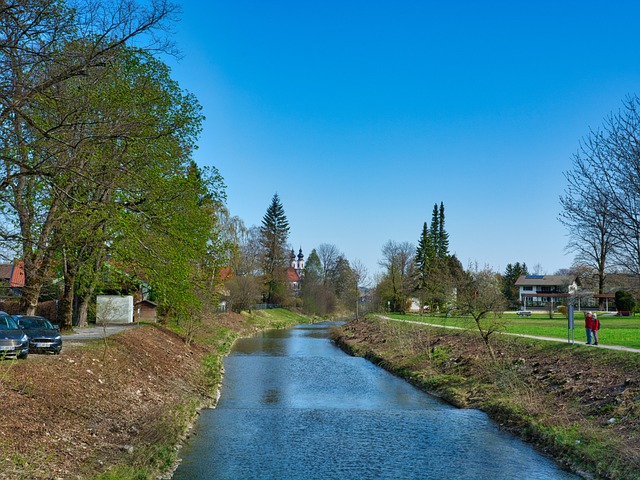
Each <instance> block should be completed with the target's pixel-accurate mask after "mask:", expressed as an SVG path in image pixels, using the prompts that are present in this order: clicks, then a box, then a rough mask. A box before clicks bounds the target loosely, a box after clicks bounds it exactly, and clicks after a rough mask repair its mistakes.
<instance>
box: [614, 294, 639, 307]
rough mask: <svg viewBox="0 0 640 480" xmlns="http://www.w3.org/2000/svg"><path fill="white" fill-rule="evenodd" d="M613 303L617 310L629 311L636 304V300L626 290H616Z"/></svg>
mask: <svg viewBox="0 0 640 480" xmlns="http://www.w3.org/2000/svg"><path fill="white" fill-rule="evenodd" d="M615 304H616V309H617V310H618V311H619V312H630V311H631V310H633V307H635V306H636V301H635V300H634V298H633V296H632V295H631V293H629V292H627V291H626V290H618V291H617V292H616V294H615Z"/></svg>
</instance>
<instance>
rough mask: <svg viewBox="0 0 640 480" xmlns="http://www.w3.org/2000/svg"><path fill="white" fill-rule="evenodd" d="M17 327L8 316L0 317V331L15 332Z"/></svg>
mask: <svg viewBox="0 0 640 480" xmlns="http://www.w3.org/2000/svg"><path fill="white" fill-rule="evenodd" d="M17 328H18V326H17V325H16V322H15V321H14V320H13V318H11V317H9V316H5V315H3V316H0V330H16V329H17Z"/></svg>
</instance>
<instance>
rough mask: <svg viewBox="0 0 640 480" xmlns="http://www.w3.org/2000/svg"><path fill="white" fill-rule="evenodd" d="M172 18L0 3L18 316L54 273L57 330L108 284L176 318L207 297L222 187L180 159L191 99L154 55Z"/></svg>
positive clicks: (188, 151) (158, 10)
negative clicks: (145, 287) (148, 291)
mask: <svg viewBox="0 0 640 480" xmlns="http://www.w3.org/2000/svg"><path fill="white" fill-rule="evenodd" d="M175 13H176V7H175V6H174V5H172V4H170V3H168V2H166V1H162V0H161V1H154V2H151V3H147V2H145V4H144V6H143V5H138V4H136V3H134V2H132V1H129V2H113V3H111V2H98V3H86V4H82V5H80V4H74V6H73V8H72V6H71V5H69V4H67V3H65V2H64V1H58V0H55V1H53V0H45V1H40V0H39V1H30V0H26V1H25V0H21V1H9V2H4V3H3V4H2V6H0V129H1V133H2V134H1V136H0V153H1V155H0V162H2V167H3V168H2V172H1V173H0V245H1V248H2V254H3V255H4V256H5V257H8V258H9V259H15V258H18V259H20V260H22V261H23V262H24V271H25V287H24V290H23V295H22V298H21V301H22V309H23V311H25V312H26V313H34V311H35V308H36V306H37V303H38V299H39V297H40V295H41V293H42V290H43V288H44V287H45V286H46V285H47V284H48V283H50V282H51V281H52V280H53V279H58V278H59V279H62V281H63V283H64V288H63V289H62V291H63V294H62V297H61V298H60V313H61V315H60V320H61V324H62V326H63V328H66V327H70V326H71V324H72V318H73V316H74V315H76V317H79V320H78V322H79V323H80V324H82V323H84V322H86V318H87V310H88V305H89V300H90V299H91V298H92V296H93V295H94V294H95V293H96V291H99V290H101V289H106V288H109V285H112V287H111V288H121V286H122V285H123V284H125V283H127V282H128V283H129V284H137V285H139V284H142V283H148V284H150V286H151V288H152V289H153V292H154V293H155V299H156V300H157V301H158V302H159V303H160V304H161V306H164V307H165V309H167V310H169V309H170V310H171V312H172V313H173V314H174V315H176V316H178V317H181V316H182V317H187V316H190V315H192V314H193V313H194V310H198V309H199V308H200V307H201V306H202V305H203V304H205V303H208V302H210V301H212V298H210V297H211V295H210V292H213V291H215V288H214V285H213V282H214V281H215V280H214V279H215V276H214V272H215V270H216V268H217V267H218V266H219V264H220V263H221V262H225V259H224V252H225V251H227V250H228V248H227V247H226V246H225V245H223V244H221V241H222V238H223V237H222V236H221V235H220V232H219V230H220V228H221V225H220V222H219V221H218V219H219V214H220V213H221V212H223V210H224V207H223V202H224V185H223V183H222V179H221V177H220V176H219V174H218V172H217V171H216V170H215V169H210V170H204V169H200V168H198V167H197V166H196V165H195V164H194V163H193V161H192V160H191V155H192V152H193V149H194V147H195V141H196V138H197V136H198V134H199V133H200V129H201V122H202V114H201V108H200V105H199V104H198V102H197V101H196V99H195V98H194V97H193V96H192V95H190V94H188V93H185V92H183V91H182V90H181V89H180V87H179V85H178V84H177V83H176V82H175V81H173V80H172V79H171V77H170V72H169V69H168V67H167V66H166V65H165V64H163V63H162V62H161V61H160V60H159V59H158V58H157V57H156V54H157V53H159V52H161V51H162V52H167V51H169V50H170V49H171V45H170V44H169V43H168V42H164V41H161V40H160V38H161V37H159V36H158V35H157V34H159V33H162V32H163V31H164V29H165V28H166V27H167V25H168V23H170V22H171V21H172V20H173V18H174V15H175ZM113 286H116V287H113ZM74 305H75V306H76V308H75V309H74Z"/></svg>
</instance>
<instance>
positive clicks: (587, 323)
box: [584, 312, 593, 345]
mask: <svg viewBox="0 0 640 480" xmlns="http://www.w3.org/2000/svg"><path fill="white" fill-rule="evenodd" d="M584 329H585V331H586V332H587V345H591V337H592V335H593V313H591V312H587V314H586V315H585V316H584Z"/></svg>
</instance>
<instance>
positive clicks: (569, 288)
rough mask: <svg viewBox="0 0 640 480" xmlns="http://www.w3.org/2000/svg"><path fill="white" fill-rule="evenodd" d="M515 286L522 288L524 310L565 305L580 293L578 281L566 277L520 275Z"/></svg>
mask: <svg viewBox="0 0 640 480" xmlns="http://www.w3.org/2000/svg"><path fill="white" fill-rule="evenodd" d="M515 285H516V287H520V304H521V305H522V309H523V310H527V309H528V308H536V307H538V308H543V307H547V306H548V305H549V304H551V306H552V307H555V306H557V305H564V304H566V303H567V299H568V298H569V297H570V296H572V295H575V294H576V293H577V292H578V284H577V283H576V280H575V279H574V278H572V277H568V276H566V275H520V277H519V278H518V280H516V283H515Z"/></svg>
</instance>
